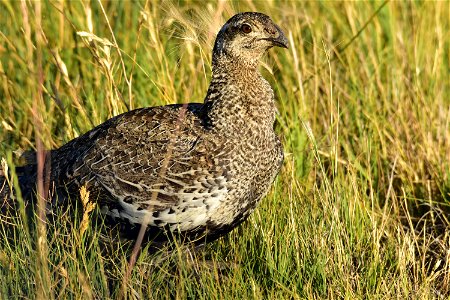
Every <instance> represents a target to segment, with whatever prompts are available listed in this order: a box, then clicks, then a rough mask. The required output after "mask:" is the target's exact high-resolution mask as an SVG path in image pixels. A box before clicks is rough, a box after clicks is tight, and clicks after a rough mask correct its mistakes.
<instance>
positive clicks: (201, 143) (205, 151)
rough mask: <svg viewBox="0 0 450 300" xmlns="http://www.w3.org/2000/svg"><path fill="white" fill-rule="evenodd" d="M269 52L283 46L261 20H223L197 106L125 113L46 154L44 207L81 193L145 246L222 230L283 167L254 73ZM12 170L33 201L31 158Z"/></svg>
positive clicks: (270, 107) (270, 97)
mask: <svg viewBox="0 0 450 300" xmlns="http://www.w3.org/2000/svg"><path fill="white" fill-rule="evenodd" d="M272 47H281V48H288V40H287V38H286V36H285V34H284V33H283V31H282V29H281V28H280V27H279V26H278V25H276V24H275V23H274V22H273V21H272V19H271V18H270V17H269V16H267V15H265V14H263V13H258V12H243V13H238V14H236V15H234V16H233V17H231V18H230V19H229V20H228V21H227V22H226V23H225V24H224V25H223V27H222V28H221V29H220V31H219V32H218V33H217V36H216V39H215V43H214V47H213V51H212V76H211V81H210V84H209V87H208V90H207V92H206V96H205V98H204V101H203V103H188V104H172V105H166V106H157V107H144V108H139V109H135V110H131V111H128V112H125V113H123V114H120V115H117V116H115V117H113V118H111V119H109V120H107V121H106V122H104V123H102V124H100V125H98V126H97V127H95V128H93V129H92V130H90V131H88V132H86V133H85V134H83V135H81V136H79V137H77V138H75V139H73V140H71V141H69V142H68V143H66V144H65V145H63V146H61V147H60V148H58V149H54V150H50V151H49V152H48V153H47V156H46V160H45V166H46V167H45V168H46V169H45V170H44V173H46V174H49V178H50V184H49V187H50V189H51V191H52V192H51V196H50V198H51V199H50V201H49V203H50V204H49V205H50V206H51V205H53V206H57V205H59V204H61V203H63V202H64V201H73V199H75V198H77V197H78V195H79V191H80V188H81V187H85V188H86V190H87V191H89V201H92V202H94V203H95V204H96V205H97V206H98V207H99V211H100V214H101V215H102V216H104V218H105V220H106V221H105V222H107V224H111V226H115V228H116V229H117V230H118V231H119V233H120V236H121V237H123V238H126V239H135V238H136V237H137V235H138V232H139V230H140V227H141V226H142V224H146V229H145V240H146V241H147V243H155V244H157V243H162V244H164V243H167V242H168V241H170V240H171V239H173V238H174V237H176V238H177V239H180V240H182V241H183V242H186V243H199V244H204V243H206V242H211V241H214V240H216V239H218V238H220V237H222V236H224V235H226V234H227V233H229V232H230V231H232V230H233V229H234V228H235V227H237V226H238V225H239V224H241V223H242V222H243V221H245V220H246V219H247V218H248V216H249V215H250V214H251V213H252V212H253V211H254V209H255V208H256V207H257V205H258V203H259V202H260V201H261V199H262V198H263V197H264V196H265V195H266V194H267V193H268V191H269V189H270V187H271V186H272V183H273V182H274V180H275V178H276V176H277V174H278V173H279V171H280V169H281V167H282V163H283V158H284V156H283V147H282V143H281V141H280V139H279V137H278V136H277V134H276V132H275V130H274V123H275V119H276V106H275V99H274V92H273V90H272V88H271V86H270V84H269V83H268V81H267V80H266V79H264V77H263V76H262V75H261V73H260V71H259V62H260V59H261V57H262V56H263V55H264V54H265V53H266V52H267V51H268V50H269V49H270V48H272ZM17 174H18V178H19V185H20V188H21V190H22V195H23V197H24V199H26V200H29V199H32V198H35V197H36V192H35V191H36V181H37V163H36V154H35V153H31V154H29V155H28V158H27V163H26V164H25V165H23V166H21V167H18V168H17ZM1 178H3V179H1ZM2 186H3V189H2ZM0 189H2V191H1V192H0V196H1V197H2V198H3V199H0V201H1V200H4V199H6V198H7V194H8V193H7V191H8V190H9V188H8V185H7V184H6V180H5V178H4V177H0ZM70 199H72V200H70ZM1 205H3V206H5V201H3V204H1V202H0V206H1ZM0 211H1V210H0Z"/></svg>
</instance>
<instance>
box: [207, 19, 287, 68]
mask: <svg viewBox="0 0 450 300" xmlns="http://www.w3.org/2000/svg"><path fill="white" fill-rule="evenodd" d="M273 46H278V47H282V48H288V40H287V38H286V36H285V35H284V33H283V31H282V30H281V28H280V27H279V26H278V25H276V24H275V23H274V22H273V21H272V20H271V19H270V17H269V16H267V15H265V14H262V13H256V12H245V13H239V14H237V15H234V16H233V17H232V18H231V19H229V20H228V21H227V22H226V23H225V25H223V27H222V28H221V29H220V31H219V33H218V34H217V38H216V42H215V44H214V50H213V64H214V63H217V60H221V59H223V58H226V59H227V60H231V61H235V62H240V63H244V64H247V65H249V66H256V65H257V64H258V60H259V59H260V58H261V56H262V55H263V54H264V53H265V52H266V51H267V50H268V49H270V48H271V47H273Z"/></svg>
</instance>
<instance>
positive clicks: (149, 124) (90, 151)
mask: <svg viewBox="0 0 450 300" xmlns="http://www.w3.org/2000/svg"><path fill="white" fill-rule="evenodd" d="M194 108H195V107H194ZM110 123H111V124H109V125H108V126H103V127H101V128H99V129H98V130H99V131H101V134H99V133H97V132H96V131H95V130H96V129H94V130H92V131H91V132H88V133H87V134H86V138H88V137H89V135H91V138H92V141H89V142H88V143H86V141H85V142H83V145H85V146H84V147H85V148H86V144H91V145H90V147H87V148H86V149H84V150H80V151H84V153H80V156H81V157H82V160H78V161H80V163H78V164H74V166H75V167H74V168H73V170H72V175H71V177H72V178H77V179H78V180H79V181H80V182H81V183H82V184H83V182H85V183H87V184H91V185H97V186H98V187H99V188H100V189H103V190H106V191H107V192H108V193H109V194H110V197H106V198H101V199H99V202H100V205H102V206H105V207H107V209H108V211H109V212H110V214H113V215H117V216H120V217H125V218H128V219H130V221H133V222H135V223H140V222H141V219H142V218H143V216H144V215H145V214H148V212H150V213H151V214H153V216H155V217H156V218H158V215H159V214H160V213H161V214H163V213H164V212H165V213H166V214H170V213H172V214H173V215H174V217H173V218H177V219H178V221H177V220H175V219H174V220H173V223H180V222H179V220H180V216H182V210H183V208H185V210H187V208H198V210H197V212H199V210H200V207H201V210H202V211H204V209H205V208H204V207H205V206H207V205H210V206H211V205H217V204H218V203H219V202H220V200H221V199H222V197H224V195H225V194H226V181H227V178H228V174H227V172H228V170H227V169H226V167H224V166H223V164H220V163H218V162H219V161H220V157H221V155H225V151H226V147H225V148H223V149H221V147H222V146H221V145H218V144H213V143H212V142H211V141H205V139H204V133H205V129H204V127H203V126H202V124H201V120H200V119H199V118H198V117H197V115H196V114H195V113H193V109H192V107H191V108H190V109H184V108H183V106H169V107H155V108H146V109H140V110H136V111H133V112H130V113H126V114H124V115H122V116H121V117H119V118H117V119H115V120H113V121H112V122H110ZM96 135H98V136H96ZM213 149H221V150H223V151H218V152H217V151H213ZM213 152H214V153H213ZM77 169H78V170H77ZM211 197H212V198H211ZM211 199H212V200H211ZM208 201H209V202H211V201H212V202H211V203H209V202H208ZM194 211H195V209H194V210H191V214H192V213H193V212H194ZM155 214H156V215H155ZM187 217H192V215H189V216H187V215H185V218H187ZM170 219H171V218H170V217H169V218H166V220H170ZM199 222H200V221H199ZM166 223H171V222H166ZM156 225H158V224H156ZM191 225H192V224H191Z"/></svg>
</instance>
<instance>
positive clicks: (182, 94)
mask: <svg viewBox="0 0 450 300" xmlns="http://www.w3.org/2000/svg"><path fill="white" fill-rule="evenodd" d="M381 5H382V3H381V2H297V1H280V2H275V1H267V2H266V1H245V2H240V1H236V2H233V1H230V2H228V1H219V2H217V3H215V2H211V3H207V4H204V3H203V2H195V1H183V2H174V3H171V2H162V3H160V2H153V1H147V2H131V1H127V2H120V1H113V2H98V1H92V2H86V1H82V2H78V1H73V2H72V1H69V2H68V1H55V2H47V1H45V2H42V3H40V4H38V3H35V2H26V1H24V2H8V1H6V2H2V3H1V4H0V40H1V44H0V76H1V81H0V142H1V143H0V155H1V156H2V157H4V158H5V159H6V161H7V162H8V165H9V167H10V169H12V170H14V165H15V164H20V163H23V162H21V161H20V159H19V156H20V152H21V151H24V150H29V149H34V150H36V148H37V147H38V146H37V145H39V143H40V142H39V140H41V141H42V145H43V146H42V147H43V148H47V149H50V148H56V147H59V146H61V145H63V144H64V143H66V142H68V141H69V140H71V139H73V138H74V137H76V136H78V135H80V134H82V133H84V132H86V131H87V130H89V129H91V128H92V127H93V126H95V125H98V124H100V123H102V122H104V121H105V120H106V119H108V118H110V117H112V116H114V115H117V114H119V113H121V112H124V111H127V110H129V109H133V108H137V107H144V106H155V105H164V104H168V103H184V102H201V101H202V100H203V97H204V95H205V92H206V90H207V87H208V80H209V77H210V74H211V69H210V62H211V56H210V53H211V50H212V45H213V41H214V36H215V34H216V33H217V31H218V30H219V28H220V26H221V25H222V24H223V23H224V22H225V21H226V20H227V19H228V18H229V17H230V16H232V15H233V14H234V13H236V12H239V11H248V10H252V11H260V12H264V13H266V14H268V15H270V16H271V17H272V19H273V20H275V22H276V23H278V24H279V25H280V26H281V27H282V28H283V30H284V31H285V33H286V34H287V35H288V37H289V40H290V49H289V50H288V51H283V50H279V49H273V50H271V51H270V53H269V54H268V55H267V57H265V59H264V62H263V64H262V67H261V70H262V72H263V74H264V75H265V77H266V78H267V79H268V80H269V81H270V82H271V84H272V86H273V87H274V90H275V94H276V98H277V105H278V109H279V117H278V123H277V131H278V132H279V134H280V136H281V137H282V140H283V144H284V147H285V151H286V159H285V163H284V167H283V169H282V172H281V174H280V175H279V176H278V178H277V180H276V182H275V184H274V187H273V189H272V190H271V192H270V193H269V195H268V196H267V197H266V198H265V199H264V201H263V202H262V204H261V205H260V207H259V208H258V210H257V211H256V212H255V213H254V214H253V215H252V217H251V218H250V219H249V221H248V222H246V223H245V224H244V225H243V226H241V227H239V228H238V229H237V230H235V231H233V232H232V233H231V234H229V235H228V236H226V237H224V238H222V239H221V240H219V241H217V242H214V243H212V244H210V245H208V246H207V247H206V249H205V250H204V251H203V252H200V253H197V254H195V255H196V256H198V257H196V258H195V259H186V258H185V257H183V256H182V253H183V252H182V251H180V252H178V253H177V255H179V256H176V257H175V258H173V259H172V260H166V261H163V262H160V263H158V264H152V261H154V260H155V257H154V256H152V255H149V254H147V253H146V251H145V249H144V251H143V253H142V254H141V256H140V257H139V258H138V261H137V264H136V266H135V267H134V269H133V272H132V274H131V278H130V279H129V280H127V281H124V276H125V274H126V268H127V264H128V262H127V259H128V254H127V252H126V249H122V247H121V245H120V243H118V244H114V245H112V246H111V247H112V251H108V253H107V254H105V251H104V250H103V246H104V245H100V242H99V241H100V240H101V237H100V232H101V230H99V227H101V226H102V225H101V224H99V225H97V226H95V223H96V222H97V220H96V219H95V218H93V219H92V220H91V223H92V226H89V227H88V228H87V230H86V231H84V230H81V227H82V225H81V224H80V222H79V220H76V218H75V220H74V218H73V217H71V216H70V215H68V214H66V213H64V212H61V213H60V214H58V216H59V219H58V220H56V221H54V222H48V224H47V234H46V235H45V236H42V235H41V234H40V233H39V232H40V231H38V232H36V231H34V230H30V231H28V230H27V226H25V225H23V224H24V220H22V219H21V218H18V219H16V220H4V219H3V220H2V221H4V222H2V224H3V225H2V227H1V228H0V229H1V230H0V232H1V233H0V235H1V238H0V282H1V284H0V295H1V298H4V299H6V298H8V299H10V298H34V297H38V298H39V297H40V298H60V297H63V298H66V297H67V298H93V297H94V298H115V297H118V296H119V295H122V296H126V297H132V298H133V297H138V296H141V297H142V298H151V299H153V298H154V299H160V298H202V299H203V298H220V299H222V298H237V299H247V298H253V299H261V298H267V299H289V298H347V299H354V298H382V299H385V298H401V299H403V298H445V297H448V296H449V295H450V252H449V249H450V231H449V229H448V228H449V211H450V208H449V205H450V164H449V160H450V128H449V126H450V125H449V124H450V86H449V85H450V84H449V65H450V61H449V60H450V57H449V53H450V49H449V48H450V47H449V36H450V25H449V18H448V16H449V6H448V3H445V2H389V3H387V5H385V6H384V7H382V8H381V9H380V11H379V12H378V13H377V14H375V16H374V17H373V15H374V12H376V11H377V9H378V8H380V6H381ZM37 6H40V11H41V14H40V16H39V14H36V12H37V11H38V9H37ZM372 17H373V18H372ZM366 23H367V26H365V25H366ZM361 29H362V31H361ZM360 31H361V32H360ZM352 39H353V40H352ZM39 70H42V72H40V71H39ZM40 78H41V79H42V80H40ZM41 94H42V97H40V95H41ZM12 173H14V172H12ZM80 209H81V208H80ZM5 222H9V223H13V224H14V225H15V226H16V230H14V231H13V232H6V231H5V228H6V227H5V226H4V224H5ZM99 223H101V222H99ZM42 239H44V241H45V243H46V244H45V247H44V248H42V249H41V250H39V248H38V247H37V246H36V245H37V244H36V241H37V240H39V241H42ZM38 244H39V243H38ZM41 245H43V244H41ZM43 254H45V256H43ZM170 261H175V262H176V265H177V267H176V268H174V267H173V264H172V263H170ZM221 265H227V266H228V268H226V269H227V270H225V271H224V270H223V268H222V267H220V266H221ZM124 282H126V286H123V283H124ZM124 292H125V293H124Z"/></svg>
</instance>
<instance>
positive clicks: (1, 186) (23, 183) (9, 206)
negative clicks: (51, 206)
mask: <svg viewBox="0 0 450 300" xmlns="http://www.w3.org/2000/svg"><path fill="white" fill-rule="evenodd" d="M16 174H17V177H18V180H19V187H20V192H21V198H22V199H23V201H24V202H25V204H27V203H28V202H30V201H32V199H33V195H34V189H35V184H36V165H34V164H31V165H26V166H22V167H16ZM6 176H7V174H5V173H4V172H3V171H2V170H1V169H0V213H1V214H2V215H3V213H4V212H6V211H11V210H16V209H18V200H17V197H18V193H17V191H16V190H15V189H14V187H13V186H12V184H13V183H12V181H11V179H10V180H9V181H8V180H7V178H6Z"/></svg>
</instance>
